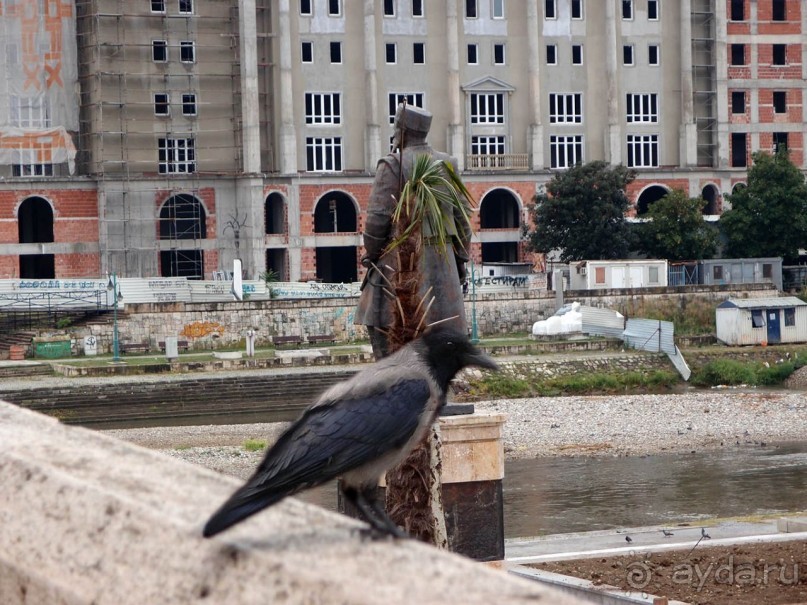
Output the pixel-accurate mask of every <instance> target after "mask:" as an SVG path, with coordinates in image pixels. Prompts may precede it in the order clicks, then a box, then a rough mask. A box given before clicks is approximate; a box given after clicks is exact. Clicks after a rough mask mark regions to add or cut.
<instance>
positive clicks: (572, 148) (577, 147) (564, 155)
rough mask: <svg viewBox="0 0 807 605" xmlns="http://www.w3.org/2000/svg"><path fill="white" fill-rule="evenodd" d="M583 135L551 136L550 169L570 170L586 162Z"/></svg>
mask: <svg viewBox="0 0 807 605" xmlns="http://www.w3.org/2000/svg"><path fill="white" fill-rule="evenodd" d="M584 152H585V147H584V146H583V135H582V134H553V135H550V136H549V167H550V168H551V169H553V170H568V169H569V168H572V167H573V166H574V165H575V164H578V163H581V162H583V161H585V160H584Z"/></svg>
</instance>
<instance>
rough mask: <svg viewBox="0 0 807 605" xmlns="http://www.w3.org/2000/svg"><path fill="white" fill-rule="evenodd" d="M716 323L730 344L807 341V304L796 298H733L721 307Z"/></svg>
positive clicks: (716, 312) (718, 332) (725, 342)
mask: <svg viewBox="0 0 807 605" xmlns="http://www.w3.org/2000/svg"><path fill="white" fill-rule="evenodd" d="M715 323H716V327H717V339H718V340H719V341H720V342H722V343H724V344H727V345H755V344H763V343H764V344H776V343H781V342H807V303H805V302H804V301H802V300H800V299H798V298H796V297H795V296H782V297H778V298H743V299H736V298H735V299H733V298H730V299H728V300H726V301H724V302H722V303H720V304H719V305H718V307H717V310H716V311H715Z"/></svg>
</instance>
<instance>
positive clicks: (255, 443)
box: [244, 439, 266, 452]
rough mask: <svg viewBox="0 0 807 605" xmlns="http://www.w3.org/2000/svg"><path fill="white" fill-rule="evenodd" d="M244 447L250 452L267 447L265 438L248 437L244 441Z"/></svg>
mask: <svg viewBox="0 0 807 605" xmlns="http://www.w3.org/2000/svg"><path fill="white" fill-rule="evenodd" d="M244 449H245V450H247V451H248V452H259V451H261V450H264V449H266V440H265V439H247V440H246V441H244Z"/></svg>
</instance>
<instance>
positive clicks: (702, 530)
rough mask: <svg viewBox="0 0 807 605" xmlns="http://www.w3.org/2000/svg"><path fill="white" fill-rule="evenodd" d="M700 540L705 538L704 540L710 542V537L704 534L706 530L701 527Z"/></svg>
mask: <svg viewBox="0 0 807 605" xmlns="http://www.w3.org/2000/svg"><path fill="white" fill-rule="evenodd" d="M701 538H705V539H706V540H711V539H712V536H710V535H709V534H707V533H706V528H703V527H701Z"/></svg>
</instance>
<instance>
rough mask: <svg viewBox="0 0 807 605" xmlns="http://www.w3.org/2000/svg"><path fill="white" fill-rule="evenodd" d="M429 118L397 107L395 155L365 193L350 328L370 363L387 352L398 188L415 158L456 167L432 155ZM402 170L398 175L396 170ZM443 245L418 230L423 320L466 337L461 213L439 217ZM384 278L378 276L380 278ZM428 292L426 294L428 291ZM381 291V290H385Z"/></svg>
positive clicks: (465, 234)
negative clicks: (364, 338)
mask: <svg viewBox="0 0 807 605" xmlns="http://www.w3.org/2000/svg"><path fill="white" fill-rule="evenodd" d="M431 121H432V116H431V113H429V112H428V111H425V110H423V109H420V108H417V107H413V106H411V105H405V104H402V105H399V106H398V111H397V112H396V115H395V136H394V138H393V147H398V148H399V151H398V152H393V153H390V154H388V155H387V156H386V157H384V158H382V159H381V160H379V162H378V166H377V168H376V176H375V181H374V182H373V189H372V192H371V193H370V199H369V203H368V208H367V220H366V223H365V228H364V247H365V255H364V256H363V257H362V265H364V266H365V267H367V268H368V273H367V276H366V277H365V281H364V284H363V286H362V293H361V297H360V299H359V304H358V308H357V311H356V319H355V323H356V324H360V325H365V326H367V331H368V333H369V336H370V342H371V344H372V346H373V353H374V354H375V357H376V359H380V358H382V357H385V356H386V355H388V354H389V353H390V350H389V342H388V339H387V330H388V328H389V327H390V325H391V324H392V319H393V317H392V311H393V305H395V301H394V300H393V299H392V297H391V296H390V294H389V289H388V288H386V285H387V284H389V283H390V279H391V276H392V275H393V274H394V273H395V271H396V270H397V268H398V255H397V254H396V251H395V250H390V249H389V245H390V242H391V239H392V232H393V228H392V227H393V225H392V221H393V213H394V211H395V206H396V204H397V202H398V197H399V195H400V193H401V188H402V185H403V183H404V182H405V181H406V179H408V178H409V176H410V174H411V171H412V166H413V164H414V162H415V159H416V158H417V157H418V156H420V155H429V156H431V157H432V158H433V159H435V160H445V161H448V162H450V163H451V165H452V166H456V161H455V160H454V158H452V157H451V156H449V155H448V154H446V153H442V152H440V151H435V150H434V149H432V148H431V146H430V145H429V144H428V143H427V142H426V135H427V134H428V132H429V127H430V126H431ZM401 166H403V173H402V172H401V169H400V167H401ZM443 214H444V217H446V218H447V219H448V220H444V225H445V233H446V236H447V239H446V240H445V241H446V245H441V244H440V242H439V240H438V238H437V237H435V236H434V234H433V233H431V232H430V227H429V225H428V224H424V225H423V226H422V230H423V231H422V233H423V243H424V244H425V245H424V248H423V252H422V254H421V257H420V267H419V270H420V271H421V273H422V279H421V292H420V294H421V295H422V296H426V295H427V292H429V294H428V297H429V298H431V297H432V296H434V300H433V301H432V302H431V307H430V308H429V310H428V314H427V316H426V320H427V322H428V323H432V322H435V321H439V320H445V319H448V318H452V319H450V320H449V321H446V322H445V323H447V324H449V325H450V326H451V327H453V328H454V329H456V330H458V331H460V332H462V333H463V334H465V333H467V326H466V322H465V308H464V305H463V291H462V284H463V282H464V281H465V274H466V272H465V264H466V263H467V262H468V260H469V258H470V257H469V254H470V250H469V246H470V240H471V226H470V224H469V223H468V220H467V219H466V217H465V216H463V214H462V213H461V212H460V211H459V210H457V209H455V208H451V209H447V211H446V212H444V213H443ZM382 272H383V274H384V275H381V274H380V273H382ZM430 288H431V290H430V291H429V289H430ZM385 290H386V291H385Z"/></svg>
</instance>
